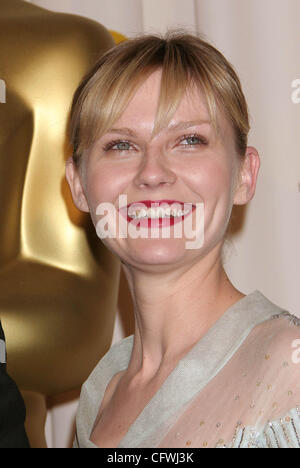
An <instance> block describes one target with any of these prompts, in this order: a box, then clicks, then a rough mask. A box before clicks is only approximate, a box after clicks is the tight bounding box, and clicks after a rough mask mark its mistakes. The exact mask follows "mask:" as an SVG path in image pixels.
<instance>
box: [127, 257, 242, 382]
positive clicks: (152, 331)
mask: <svg viewBox="0 0 300 468" xmlns="http://www.w3.org/2000/svg"><path fill="white" fill-rule="evenodd" d="M219 253H220V252H219V250H218V249H215V251H212V252H211V253H210V255H209V256H206V257H205V259H204V260H203V263H201V262H199V261H197V263H195V264H194V265H192V266H191V265H190V264H189V265H188V266H186V267H185V268H184V267H182V268H180V269H178V268H177V269H176V271H173V272H168V273H164V274H158V273H155V274H154V273H149V272H148V273H147V272H143V271H141V270H139V271H137V270H136V269H133V268H131V267H129V266H128V265H125V266H124V271H125V274H126V276H127V280H128V284H129V288H130V291H131V294H132V298H133V305H134V314H135V332H134V345H133V351H132V354H131V359H130V363H129V366H128V374H130V375H132V376H137V375H139V376H140V378H141V379H146V380H147V379H151V378H153V377H154V376H155V375H157V374H158V372H159V370H161V369H162V368H163V367H168V366H171V367H172V366H173V365H174V363H176V362H177V361H178V360H179V359H180V357H182V356H183V355H184V354H186V352H188V351H189V349H190V348H191V347H192V346H193V345H194V344H195V343H196V342H197V341H198V340H199V339H200V338H201V337H202V336H203V335H205V333H206V332H207V331H208V329H209V328H210V327H211V326H212V325H213V324H214V323H215V322H216V321H217V320H218V318H220V316H221V315H222V314H223V313H224V312H225V310H226V309H227V308H228V307H230V306H231V305H232V304H234V303H235V302H236V301H237V300H239V299H240V298H241V297H243V296H244V295H243V294H242V293H241V292H239V291H238V290H237V289H236V288H234V286H233V285H232V284H231V283H230V281H229V279H228V277H227V275H226V273H225V271H224V268H223V266H222V263H221V260H220V255H219Z"/></svg>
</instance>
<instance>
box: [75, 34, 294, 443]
mask: <svg viewBox="0 0 300 468" xmlns="http://www.w3.org/2000/svg"><path fill="white" fill-rule="evenodd" d="M248 131H249V122H248V114H247V105H246V102H245V98H244V95H243V92H242V89H241V86H240V82H239V79H238V77H237V76H236V74H235V72H234V70H233V69H232V67H231V65H230V64H229V63H228V62H227V60H226V59H225V58H224V57H223V56H222V55H221V53H220V52H218V51H217V50H216V49H215V48H213V47H212V46H211V45H209V44H208V43H206V42H204V41H203V40H201V39H199V38H197V37H194V36H192V35H187V34H183V33H180V32H179V33H176V32H175V33H169V34H168V35H167V36H166V37H165V38H159V37H156V36H144V37H140V38H137V39H133V40H130V41H127V42H124V43H122V44H121V45H119V46H117V47H115V48H113V49H112V50H110V51H109V52H108V53H107V54H106V55H105V56H104V57H103V58H101V60H100V61H99V62H98V63H97V64H96V66H95V67H94V68H93V70H91V72H90V73H89V75H88V76H87V77H86V78H85V79H84V81H83V82H82V83H81V85H80V87H79V88H78V90H77V92H76V94H75V97H74V102H73V107H72V112H71V139H72V143H73V147H74V154H73V156H72V157H71V158H70V159H69V160H68V162H67V166H66V176H67V180H68V183H69V185H70V188H71V191H72V196H73V199H74V202H75V204H76V206H77V207H78V208H79V209H80V210H83V211H86V212H90V214H91V218H92V221H93V223H94V225H95V227H96V230H97V233H98V235H99V237H100V238H101V239H102V241H103V242H104V243H105V245H106V246H107V247H108V248H109V249H110V250H111V251H112V252H114V253H115V254H116V255H117V256H118V257H119V258H120V260H121V262H122V265H123V269H124V272H125V274H126V277H127V280H128V284H129V288H130V291H131V294H132V299H133V305H134V314H135V331H134V335H132V336H130V337H127V338H125V339H123V340H122V341H121V342H119V343H117V344H115V345H114V346H113V347H112V348H111V349H110V350H109V351H108V353H107V354H106V355H105V356H104V357H103V358H102V359H101V361H100V362H99V364H98V366H97V367H96V369H95V370H94V371H93V373H92V374H91V376H90V377H89V379H88V380H87V382H86V383H85V384H84V386H83V388H82V393H81V398H80V405H79V410H78V414H77V434H76V439H75V443H74V446H75V447H131V448H133V447H216V446H218V447H219V446H221V447H239V446H241V447H244V446H251V447H252V446H253V447H256V446H259V447H273V446H293V447H294V446H297V447H298V446H299V430H300V426H299V411H298V410H297V405H298V404H299V403H300V402H299V400H300V392H299V379H298V374H299V366H298V367H297V363H296V361H297V359H296V358H297V355H296V354H295V352H296V351H297V349H296V348H295V350H294V354H292V351H293V348H292V347H291V346H292V344H294V345H295V346H296V345H297V338H299V328H298V327H297V325H298V326H299V320H298V319H297V318H296V317H294V316H292V315H290V314H289V313H288V312H285V311H283V310H282V309H280V308H279V307H278V306H276V305H275V304H273V303H272V302H270V301H269V300H268V299H267V298H266V297H265V296H264V295H263V294H262V293H261V292H260V291H258V290H255V291H253V292H252V293H250V294H248V295H245V294H243V293H242V292H241V291H239V290H238V289H237V288H235V287H234V285H233V284H232V283H231V282H230V280H229V278H228V277H227V275H226V273H225V271H224V268H223V264H222V249H223V246H224V241H225V239H226V232H227V229H228V225H229V221H230V215H231V211H232V207H233V205H234V204H240V205H242V204H246V203H248V202H249V201H250V200H251V199H252V197H253V195H254V192H255V186H256V180H257V174H258V170H259V155H258V153H257V151H256V149H255V148H253V147H249V146H247V133H248ZM120 196H122V197H123V199H122V200H124V199H125V202H124V201H123V202H122V203H119V202H120V198H119V197H120ZM104 204H105V205H104ZM103 206H105V207H106V208H107V210H108V211H107V212H106V214H105V212H104V210H103V209H102V208H103ZM108 207H111V209H109V208H108ZM151 208H152V209H151ZM156 208H159V209H160V211H158V210H156ZM201 208H202V211H201ZM203 208H204V210H203ZM107 213H108V214H107ZM115 213H117V214H118V215H119V216H117V217H116V216H114V214H115ZM203 213H204V216H203ZM106 215H107V217H106V218H105V216H106ZM104 218H105V221H106V223H107V225H108V228H107V229H105V228H104V224H103V223H102V221H103V219H104ZM101 223H102V224H101ZM124 223H125V227H126V228H127V230H126V235H124V232H125V230H124ZM188 223H189V229H186V230H185V229H182V231H181V235H178V234H176V232H177V233H178V231H176V229H178V226H179V227H180V226H181V227H182V226H183V225H184V227H185V226H186V225H187V224H188ZM120 227H121V229H120ZM166 230H167V231H166ZM168 230H169V231H168ZM175 231H176V232H175ZM164 233H165V234H166V235H165V234H164ZM147 235H148V236H147ZM191 235H193V236H194V241H195V239H196V241H197V242H195V243H194V244H193V238H192V237H191ZM188 242H191V243H192V245H191V244H188ZM274 317H276V320H274ZM271 319H272V320H271ZM297 371H298V373H297ZM270 421H271V423H272V424H271V425H270V423H269V422H270Z"/></svg>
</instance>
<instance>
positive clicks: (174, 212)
mask: <svg viewBox="0 0 300 468" xmlns="http://www.w3.org/2000/svg"><path fill="white" fill-rule="evenodd" d="M129 211H130V212H128V216H130V218H168V217H170V216H173V217H179V216H183V215H186V214H187V213H188V212H189V211H190V210H189V209H186V210H182V209H180V208H162V207H158V208H148V209H147V210H146V209H145V208H136V209H131V210H130V209H129Z"/></svg>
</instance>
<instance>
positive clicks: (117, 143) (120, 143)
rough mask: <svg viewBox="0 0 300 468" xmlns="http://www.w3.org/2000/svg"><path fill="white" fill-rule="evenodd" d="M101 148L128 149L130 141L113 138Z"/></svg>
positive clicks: (108, 149) (105, 149)
mask: <svg viewBox="0 0 300 468" xmlns="http://www.w3.org/2000/svg"><path fill="white" fill-rule="evenodd" d="M103 149H104V151H110V150H112V151H120V152H121V151H130V149H131V143H130V142H129V141H126V140H114V141H110V142H109V143H107V144H106V145H105V146H104V148H103Z"/></svg>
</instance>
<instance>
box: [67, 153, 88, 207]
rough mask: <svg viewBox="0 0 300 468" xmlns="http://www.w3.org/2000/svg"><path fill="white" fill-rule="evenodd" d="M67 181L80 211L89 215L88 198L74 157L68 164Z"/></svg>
mask: <svg viewBox="0 0 300 468" xmlns="http://www.w3.org/2000/svg"><path fill="white" fill-rule="evenodd" d="M66 179H67V181H68V184H69V187H70V190H71V193H72V198H73V202H74V204H75V205H76V207H77V208H78V209H79V210H80V211H84V212H86V213H89V211H90V210H89V207H88V203H87V200H86V196H85V194H84V191H83V187H82V183H81V180H80V175H79V171H78V168H77V167H76V166H75V163H74V161H73V158H72V156H71V157H70V158H69V159H68V160H67V162H66Z"/></svg>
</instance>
